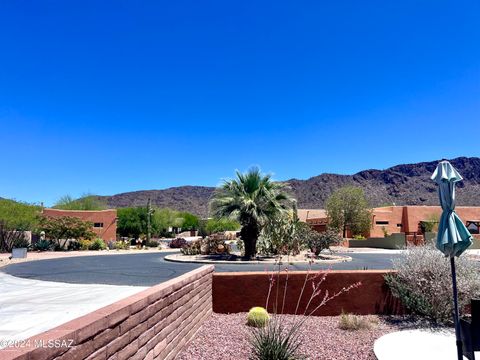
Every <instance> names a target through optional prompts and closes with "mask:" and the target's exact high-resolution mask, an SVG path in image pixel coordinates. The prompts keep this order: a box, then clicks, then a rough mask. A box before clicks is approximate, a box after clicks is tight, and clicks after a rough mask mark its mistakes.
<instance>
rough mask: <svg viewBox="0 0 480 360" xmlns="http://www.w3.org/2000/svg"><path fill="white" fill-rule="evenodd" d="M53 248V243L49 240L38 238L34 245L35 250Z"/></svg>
mask: <svg viewBox="0 0 480 360" xmlns="http://www.w3.org/2000/svg"><path fill="white" fill-rule="evenodd" d="M52 249H53V245H52V243H51V242H50V241H49V240H38V241H37V242H36V243H35V244H34V245H33V250H36V251H49V250H52Z"/></svg>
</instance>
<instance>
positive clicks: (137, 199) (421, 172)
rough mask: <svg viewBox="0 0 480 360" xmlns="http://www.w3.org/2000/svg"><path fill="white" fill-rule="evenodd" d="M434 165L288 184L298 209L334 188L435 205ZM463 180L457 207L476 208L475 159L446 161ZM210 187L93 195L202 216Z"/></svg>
mask: <svg viewBox="0 0 480 360" xmlns="http://www.w3.org/2000/svg"><path fill="white" fill-rule="evenodd" d="M438 161H439V160H435V161H430V162H421V163H416V164H403V165H397V166H393V167H391V168H388V169H385V170H375V169H372V170H364V171H360V172H358V173H356V174H354V175H338V174H328V173H325V174H321V175H318V176H314V177H312V178H310V179H307V180H299V179H291V180H287V181H286V182H287V183H288V184H289V185H290V187H291V189H292V192H293V195H294V196H295V197H296V199H297V201H298V208H304V209H319V208H323V207H324V204H325V200H326V199H327V198H328V196H329V195H330V194H331V193H332V192H333V191H335V190H336V189H338V188H340V187H342V186H346V185H354V186H359V187H361V188H362V189H363V190H364V191H365V195H366V197H367V199H368V201H369V203H370V205H371V206H372V207H375V206H382V205H392V204H396V205H438V195H437V186H436V184H435V183H434V182H433V181H432V180H430V176H431V175H432V173H433V171H434V170H435V168H436V166H437V164H438ZM450 162H451V163H452V165H453V166H454V167H455V168H456V169H457V170H458V171H459V173H460V174H461V175H462V176H463V178H464V180H463V181H462V182H460V183H459V184H458V185H457V205H464V206H480V158H478V157H459V158H456V159H451V160H450ZM214 191H215V188H214V187H206V186H179V187H172V188H168V189H164V190H142V191H134V192H126V193H122V194H116V195H112V196H98V198H99V199H100V200H101V201H103V202H105V203H106V204H107V205H108V206H109V207H114V208H117V207H128V206H145V205H146V203H147V200H148V198H150V199H151V201H152V204H153V205H156V206H158V207H169V208H172V209H176V210H180V211H189V212H192V213H194V214H196V215H199V216H202V217H205V216H207V215H208V202H209V199H210V198H211V196H212V195H213V192H214Z"/></svg>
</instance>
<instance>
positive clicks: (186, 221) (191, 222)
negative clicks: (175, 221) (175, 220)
mask: <svg viewBox="0 0 480 360" xmlns="http://www.w3.org/2000/svg"><path fill="white" fill-rule="evenodd" d="M178 215H179V217H181V218H182V224H181V225H180V226H181V227H182V229H183V230H196V229H198V225H199V219H198V217H197V216H195V215H193V214H190V213H189V212H181V213H179V214H178Z"/></svg>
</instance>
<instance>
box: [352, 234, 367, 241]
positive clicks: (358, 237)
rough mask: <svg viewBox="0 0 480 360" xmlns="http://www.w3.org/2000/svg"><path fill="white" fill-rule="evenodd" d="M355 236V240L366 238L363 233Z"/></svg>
mask: <svg viewBox="0 0 480 360" xmlns="http://www.w3.org/2000/svg"><path fill="white" fill-rule="evenodd" d="M353 238H354V239H355V240H365V236H363V235H355V236H354V237H353Z"/></svg>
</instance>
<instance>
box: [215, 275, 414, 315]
mask: <svg viewBox="0 0 480 360" xmlns="http://www.w3.org/2000/svg"><path fill="white" fill-rule="evenodd" d="M324 272H325V271H324ZM327 272H328V274H327V277H326V278H325V281H324V282H323V284H322V285H321V287H320V289H322V293H321V295H320V296H318V297H317V298H315V300H314V301H312V303H311V304H310V306H309V307H308V309H309V310H307V313H309V312H310V311H311V310H313V309H315V308H316V306H317V305H318V304H319V303H320V302H321V301H322V299H323V296H324V294H325V293H324V291H325V290H328V292H329V294H330V295H333V294H334V293H335V292H338V291H340V290H341V289H342V288H343V287H348V286H350V285H352V284H354V283H357V282H361V283H362V285H361V286H359V287H358V288H355V289H352V290H350V291H349V292H348V293H344V294H342V295H340V296H338V297H337V298H335V299H333V300H332V301H330V302H328V303H327V304H326V305H325V306H322V307H321V308H320V309H319V310H318V311H316V312H315V313H314V314H313V315H320V316H322V315H323V316H333V315H339V314H341V313H342V311H345V312H349V313H354V314H358V315H370V314H402V313H404V312H405V310H404V308H403V306H402V305H401V303H400V302H399V301H398V300H397V299H395V298H394V297H393V296H392V294H391V292H390V290H389V288H388V286H387V285H386V283H385V279H384V276H385V275H386V274H388V273H393V271H388V270H356V271H352V270H332V271H327ZM271 274H272V273H266V272H236V273H214V275H213V311H214V312H216V313H223V314H228V313H238V312H247V311H249V310H250V309H251V308H252V307H254V306H263V307H265V305H266V299H267V295H268V289H269V284H270V275H271ZM307 274H308V276H309V278H310V277H312V276H313V275H315V274H321V273H319V272H310V273H307V272H306V271H295V272H290V273H289V274H288V284H287V293H286V301H285V305H283V304H282V302H283V301H282V299H283V292H284V289H285V283H286V278H287V273H286V272H285V271H281V272H280V275H279V277H277V275H276V274H275V275H274V280H275V283H274V286H273V288H272V290H271V295H270V301H269V307H268V310H269V311H273V309H274V306H275V305H274V304H275V303H277V309H281V308H283V309H284V313H286V314H294V313H295V309H296V307H297V302H298V298H299V297H300V294H301V289H302V286H303V284H304V282H305V277H306V276H307ZM320 277H321V276H320ZM320 277H317V278H316V279H315V282H316V281H318V280H319V279H320ZM277 286H278V289H279V291H278V293H279V296H278V298H279V300H278V302H277V301H276V297H277V295H276V294H277ZM312 291H313V290H312V281H311V280H309V281H307V284H306V286H305V290H304V292H303V295H302V300H301V301H300V305H299V309H298V312H297V314H303V313H304V312H305V310H306V307H307V303H308V300H309V298H310V295H311V294H312Z"/></svg>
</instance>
